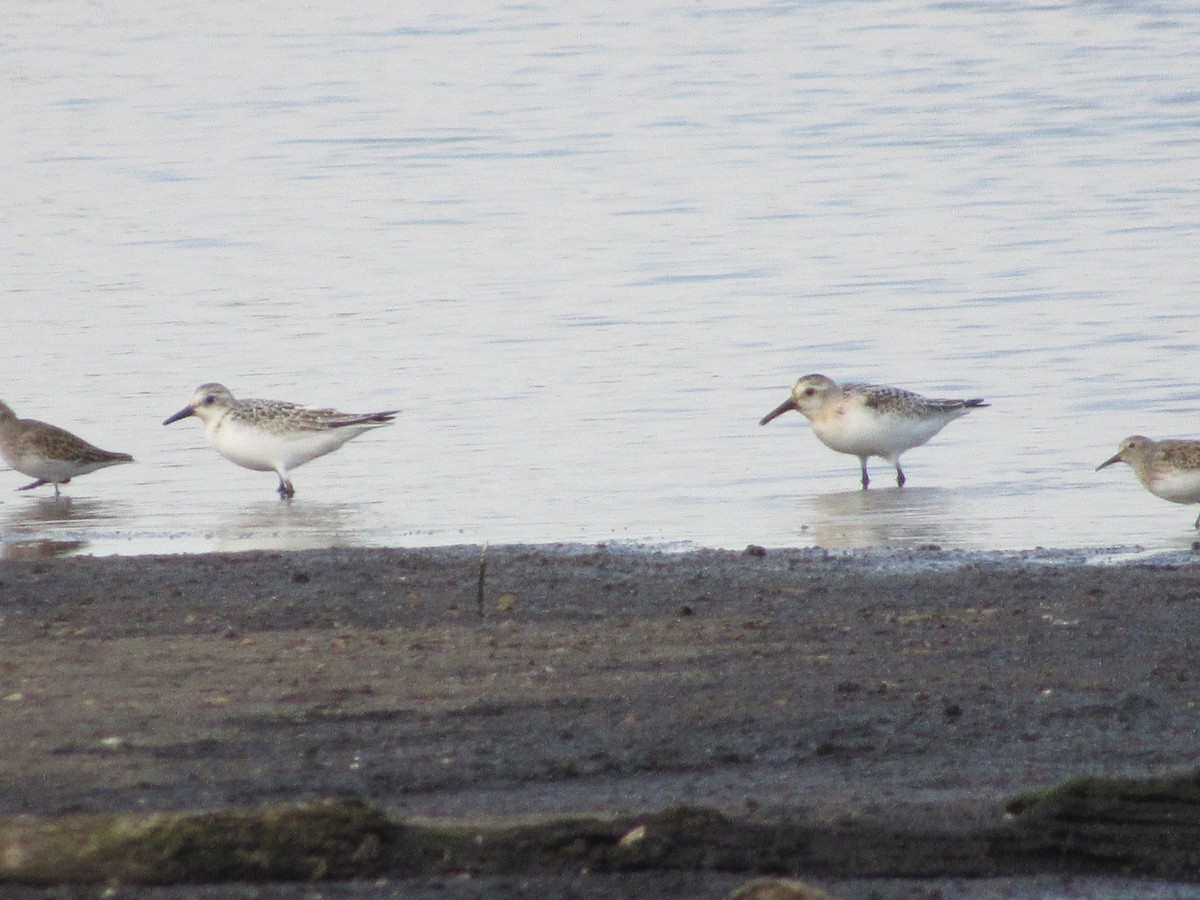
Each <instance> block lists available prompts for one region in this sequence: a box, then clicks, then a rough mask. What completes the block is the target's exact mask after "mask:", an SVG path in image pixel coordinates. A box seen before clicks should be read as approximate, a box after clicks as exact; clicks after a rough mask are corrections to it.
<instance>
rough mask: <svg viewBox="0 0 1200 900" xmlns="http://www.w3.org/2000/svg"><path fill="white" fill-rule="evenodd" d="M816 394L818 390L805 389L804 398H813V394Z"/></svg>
mask: <svg viewBox="0 0 1200 900" xmlns="http://www.w3.org/2000/svg"><path fill="white" fill-rule="evenodd" d="M816 392H817V389H816V388H805V389H804V396H805V397H811V396H812V395H813V394H815V393H816Z"/></svg>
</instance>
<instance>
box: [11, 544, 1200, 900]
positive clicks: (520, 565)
mask: <svg viewBox="0 0 1200 900" xmlns="http://www.w3.org/2000/svg"><path fill="white" fill-rule="evenodd" d="M1198 565H1200V563H1198V562H1197V561H1196V560H1195V559H1194V558H1193V557H1191V556H1179V557H1175V558H1171V559H1169V560H1165V561H1161V560H1160V561H1157V562H1138V561H1129V562H1124V563H1119V564H1111V565H1091V564H1088V563H1087V562H1086V560H1085V559H1084V558H1083V556H1082V555H1081V554H1077V555H1071V554H1050V553H1046V554H1027V555H1013V554H957V553H951V552H943V551H939V550H936V549H929V550H925V551H912V552H879V553H859V554H850V555H833V554H826V553H823V552H821V551H819V550H766V551H761V550H759V549H757V548H752V549H749V550H748V551H747V552H744V553H738V552H727V551H692V552H686V553H659V552H653V551H644V550H629V549H624V548H603V547H601V548H597V547H499V548H495V547H494V548H489V549H487V550H483V549H481V548H479V547H457V548H441V549H421V550H401V549H392V550H359V549H346V550H325V551H304V552H296V553H245V554H228V555H222V554H213V555H204V556H174V557H130V558H120V557H113V558H85V557H79V558H70V559H58V560H28V561H21V560H8V561H4V562H0V617H2V626H0V648H2V650H0V653H2V657H0V717H2V718H3V723H4V728H3V729H0V747H2V751H3V752H2V753H0V759H3V765H4V769H5V772H4V778H3V779H0V816H5V817H13V816H22V815H24V816H31V817H45V816H64V815H67V816H70V815H90V814H102V813H127V812H138V811H145V810H166V811H192V810H221V809H229V808H233V807H237V808H251V809H253V808H259V807H270V806H271V805H274V804H288V803H295V802H304V801H314V802H315V801H319V800H321V799H322V798H329V797H354V798H358V800H360V801H361V802H364V803H367V804H370V805H371V806H372V807H374V808H377V809H379V810H380V811H382V812H383V813H384V814H385V815H386V816H387V817H389V818H390V819H392V820H395V821H421V822H432V823H447V822H454V823H463V822H470V823H475V824H478V825H480V826H483V825H487V826H489V827H491V826H493V825H495V826H502V825H504V824H505V823H511V822H513V821H544V820H545V819H546V818H547V817H561V816H563V815H576V816H585V817H596V816H600V817H608V818H615V819H622V817H631V818H630V819H629V820H630V821H634V820H636V819H637V818H638V817H642V816H649V815H655V814H663V813H664V811H669V810H672V809H678V808H680V807H684V808H689V809H702V810H707V811H712V812H714V813H717V814H719V815H721V816H725V817H727V818H728V819H729V820H731V821H733V822H736V823H750V824H755V823H770V822H778V821H781V820H784V819H788V820H795V819H797V817H799V818H800V819H802V820H803V821H804V822H806V823H808V825H809V826H811V827H817V828H819V829H823V830H824V833H826V834H838V833H854V834H863V833H866V832H868V831H871V832H873V833H876V834H879V835H882V836H884V838H886V837H887V836H888V835H891V836H892V837H893V839H894V838H895V836H896V835H901V836H902V835H904V834H908V833H930V832H933V833H942V834H956V833H961V834H968V833H971V834H979V833H985V832H987V830H988V829H992V828H996V827H1002V826H1003V825H1004V824H1005V823H1006V822H1007V821H1008V820H1009V817H1008V816H1007V815H1006V811H1005V803H1006V801H1008V800H1009V799H1011V798H1012V797H1014V796H1017V795H1020V794H1027V793H1029V792H1032V791H1038V790H1042V789H1045V788H1049V787H1052V786H1054V785H1057V784H1061V783H1062V782H1064V781H1067V780H1069V779H1072V778H1076V777H1078V776H1083V775H1101V776H1116V777H1130V778H1143V777H1148V776H1169V775H1172V774H1178V773H1183V772H1186V771H1190V770H1191V769H1192V768H1193V767H1194V766H1195V764H1196V756H1195V748H1196V735H1197V725H1198V724H1200V719H1198V716H1200V713H1198V712H1197V708H1196V703H1197V701H1198V700H1200V687H1198V685H1197V681H1196V680H1195V677H1194V674H1193V669H1194V659H1195V655H1196V645H1197V628H1196V626H1195V624H1194V623H1195V621H1196V617H1197V611H1198V610H1200V580H1198V579H1197V574H1198V573H1200V569H1198ZM481 575H482V577H481ZM622 821H623V820H622ZM866 846H867V845H864V847H866ZM900 846H903V842H901V844H900ZM864 852H866V851H864ZM875 852H876V856H875V857H874V858H864V859H862V860H860V863H861V865H859V866H858V868H855V865H854V860H853V858H851V859H850V860H849V861H848V862H845V863H844V864H839V867H838V868H836V870H835V869H834V868H833V867H830V866H826V867H825V870H824V871H823V872H821V871H818V872H815V873H813V874H814V877H816V878H817V880H818V881H819V882H820V883H821V884H823V885H824V886H826V887H827V888H828V889H829V890H831V891H832V892H834V893H835V894H836V895H837V896H842V897H852V896H876V897H901V896H906V897H907V896H928V894H920V893H915V892H916V891H920V890H923V889H929V890H932V889H933V888H930V887H929V885H930V884H933V883H934V882H932V881H930V880H929V879H930V878H932V877H934V876H935V875H936V872H934V873H933V874H930V873H929V872H927V873H925V874H924V875H922V876H921V878H922V879H924V880H920V879H919V880H918V881H912V880H908V881H905V882H903V883H901V882H895V881H892V880H890V878H889V876H891V875H899V874H906V877H907V878H908V879H912V878H913V877H914V873H913V872H911V871H909V872H907V873H901V872H900V871H899V870H900V869H901V868H902V866H901V865H900V863H899V861H900V860H902V858H903V857H904V853H902V852H901V853H898V854H897V853H896V852H895V851H893V852H892V854H891V856H892V857H894V858H895V860H896V861H894V862H893V863H888V862H887V859H888V858H889V857H888V854H883V855H882V856H880V855H878V852H879V851H878V847H876V850H875ZM967 856H968V857H969V856H970V854H969V853H968V854H967ZM851 857H852V854H851ZM889 866H891V869H889ZM701 868H702V871H699V872H687V871H678V870H676V871H667V872H654V871H650V872H630V873H623V874H621V875H620V876H619V877H618V876H616V875H611V874H606V875H603V876H602V875H598V874H597V875H592V876H583V875H580V874H579V873H578V872H569V871H567V872H564V871H553V870H551V869H547V870H546V871H545V872H542V873H539V872H522V873H520V874H519V877H518V876H517V875H514V874H513V873H503V872H500V873H490V874H489V873H487V872H475V873H474V875H473V877H470V878H467V877H464V873H463V872H447V873H442V874H441V875H439V876H437V877H434V876H425V877H424V878H423V879H418V880H416V881H413V882H408V883H405V885H404V888H405V891H404V896H412V897H421V896H426V895H428V896H438V897H444V898H457V897H473V896H489V897H499V898H505V897H522V896H530V897H533V896H575V897H596V898H599V897H620V896H638V897H675V896H679V897H714V898H715V897H723V896H725V895H726V894H727V893H728V891H729V890H730V889H731V887H732V886H734V885H736V884H738V883H741V882H742V881H744V880H746V878H747V877H749V875H748V874H747V873H745V872H729V871H712V868H713V867H711V866H709V867H707V868H704V867H701ZM934 869H936V866H935V867H934ZM1185 870H1186V866H1185ZM943 871H944V875H945V877H946V878H960V877H961V878H963V879H967V880H965V881H962V882H961V883H960V882H954V883H953V884H950V883H948V882H946V881H945V879H943V880H942V881H938V882H936V883H937V888H936V889H937V890H940V891H942V896H944V897H954V896H964V897H965V896H987V895H988V894H987V893H976V894H972V893H970V892H971V891H978V890H982V889H983V887H984V886H986V885H988V884H992V883H990V882H983V881H978V880H974V879H976V878H978V877H980V876H983V875H988V874H992V875H993V876H995V877H1004V878H1014V877H1016V878H1017V880H1016V881H1010V882H1005V890H1007V891H1008V892H1009V895H1011V896H1036V895H1037V894H1036V893H1029V892H1027V893H1025V894H1021V893H1019V892H1018V893H1013V892H1014V891H1019V890H1025V889H1026V887H1022V885H1026V881H1022V880H1021V879H1022V878H1025V879H1029V878H1032V879H1033V881H1032V882H1029V884H1031V885H1033V886H1032V887H1028V891H1033V890H1034V889H1035V887H1036V885H1037V884H1040V883H1042V882H1040V881H1038V879H1045V878H1051V879H1054V878H1062V877H1067V876H1068V875H1069V876H1071V877H1081V876H1082V875H1083V874H1086V873H1087V868H1086V866H1085V867H1084V868H1082V869H1078V870H1071V871H1069V872H1067V873H1066V874H1064V870H1063V869H1062V867H1059V868H1058V869H1056V868H1055V866H1054V865H1051V864H1049V863H1048V864H1047V865H1045V866H1044V867H1043V868H1042V869H1040V870H1039V869H1038V867H1037V866H1033V867H1031V869H1030V871H1028V872H1025V873H1013V872H1011V871H1009V872H1005V871H996V872H992V873H989V872H988V870H987V868H986V866H981V867H977V868H976V869H974V870H972V869H971V868H970V867H969V866H966V867H959V868H957V869H955V868H953V867H946V868H945V869H944V870H943ZM800 874H802V875H803V874H806V873H804V872H801V873H800ZM1018 874H1019V876H1020V877H1018ZM1094 874H1096V875H1097V876H1104V877H1116V876H1118V875H1121V874H1123V873H1122V871H1121V870H1120V868H1119V867H1117V868H1116V869H1114V868H1113V867H1112V866H1111V865H1110V864H1106V863H1104V862H1103V861H1100V862H1098V863H1097V865H1096V870H1095V873H1094ZM1134 874H1139V875H1140V876H1142V877H1146V872H1144V871H1142V872H1134ZM1163 874H1164V875H1169V876H1170V877H1171V878H1180V877H1185V876H1186V871H1184V872H1183V873H1182V874H1181V873H1180V872H1179V871H1171V872H1168V873H1163ZM868 877H869V878H870V879H871V880H869V881H864V880H863V879H865V878H868ZM1186 880H1191V879H1190V878H1186ZM993 887H994V884H993ZM14 890H16V889H14ZM19 890H21V891H22V894H21V895H22V896H30V897H33V896H45V895H46V894H45V889H41V888H32V887H30V888H21V889H19ZM51 890H52V889H51ZM129 890H133V889H129ZM137 890H138V891H139V892H141V894H144V895H145V896H162V897H164V898H165V897H174V896H243V895H244V894H242V895H239V894H236V893H230V891H233V890H236V889H235V888H232V887H230V886H220V885H213V886H209V887H205V888H203V889H200V888H196V887H191V888H188V889H187V890H188V891H190V893H186V894H185V893H172V891H175V892H178V891H183V890H185V889H184V888H142V889H137ZM198 890H201V891H203V892H202V893H197V891H198ZM257 890H259V891H260V893H259V894H258V896H307V895H306V894H303V893H300V891H301V890H302V887H301V886H297V885H291V886H287V885H275V886H273V887H271V888H269V890H271V891H274V892H275V893H270V894H263V893H261V891H262V890H264V888H262V887H259V888H257ZM372 890H375V891H376V893H374V894H372V893H370V891H372ZM384 890H385V888H384V886H383V885H382V884H379V885H375V884H374V883H373V882H337V883H335V884H325V885H323V886H322V888H321V892H322V895H323V896H347V897H350V896H354V897H358V896H386V895H387V894H386V893H385V892H384V893H381V892H383V891H384ZM290 891H295V892H296V893H294V894H293V893H289V892H290ZM472 891H475V892H476V893H472ZM423 892H424V893H423ZM906 892H907V893H906ZM141 894H139V895H141ZM130 895H131V896H133V895H134V894H130ZM14 896H16V895H15V894H14Z"/></svg>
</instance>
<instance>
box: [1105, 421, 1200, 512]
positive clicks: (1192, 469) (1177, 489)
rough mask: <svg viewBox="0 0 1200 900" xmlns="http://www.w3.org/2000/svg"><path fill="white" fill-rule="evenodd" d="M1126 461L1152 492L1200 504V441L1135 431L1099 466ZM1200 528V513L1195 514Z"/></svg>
mask: <svg viewBox="0 0 1200 900" xmlns="http://www.w3.org/2000/svg"><path fill="white" fill-rule="evenodd" d="M1119 462H1123V463H1126V464H1127V465H1128V466H1129V467H1130V468H1131V469H1133V473H1134V474H1135V475H1137V477H1138V481H1140V482H1141V483H1142V484H1143V485H1144V486H1145V488H1146V490H1148V491H1149V492H1150V493H1152V494H1153V495H1154V496H1155V497H1161V498H1162V499H1163V500H1170V501H1171V502H1172V503H1200V441H1184V440H1165V441H1154V440H1151V439H1150V438H1148V437H1143V436H1142V435H1140V434H1135V435H1132V436H1130V437H1127V438H1125V440H1123V441H1121V443H1120V445H1119V446H1118V448H1117V452H1116V454H1115V455H1113V456H1111V457H1110V458H1108V459H1106V460H1105V461H1104V462H1102V463H1100V465H1098V466H1096V471H1097V472H1099V471H1100V470H1101V469H1103V468H1104V467H1105V466H1111V465H1112V464H1113V463H1119ZM1195 527H1196V528H1200V516H1197V517H1196V526H1195Z"/></svg>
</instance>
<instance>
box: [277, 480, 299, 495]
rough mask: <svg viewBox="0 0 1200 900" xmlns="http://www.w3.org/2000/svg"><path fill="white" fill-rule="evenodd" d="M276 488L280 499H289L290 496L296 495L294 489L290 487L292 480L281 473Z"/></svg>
mask: <svg viewBox="0 0 1200 900" xmlns="http://www.w3.org/2000/svg"><path fill="white" fill-rule="evenodd" d="M278 490H279V499H280V500H291V499H292V497H294V496H296V489H295V488H294V487H292V482H291V481H290V480H288V479H287V478H284V477H283V476H282V475H280V476H279V488H278Z"/></svg>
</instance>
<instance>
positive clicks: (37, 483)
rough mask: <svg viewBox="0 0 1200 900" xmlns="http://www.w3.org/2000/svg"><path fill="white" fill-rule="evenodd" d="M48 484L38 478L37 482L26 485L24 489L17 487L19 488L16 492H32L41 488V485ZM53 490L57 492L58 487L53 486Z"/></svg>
mask: <svg viewBox="0 0 1200 900" xmlns="http://www.w3.org/2000/svg"><path fill="white" fill-rule="evenodd" d="M49 483H50V482H48V481H46V480H45V479H43V478H39V479H38V480H37V481H35V482H33V483H31V484H27V485H25V486H24V487H19V488H17V490H18V491H32V490H33V489H34V488H37V487H41V486H42V485H43V484H49ZM54 489H55V490H56V491H57V490H58V485H57V484H56V485H55V486H54Z"/></svg>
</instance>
